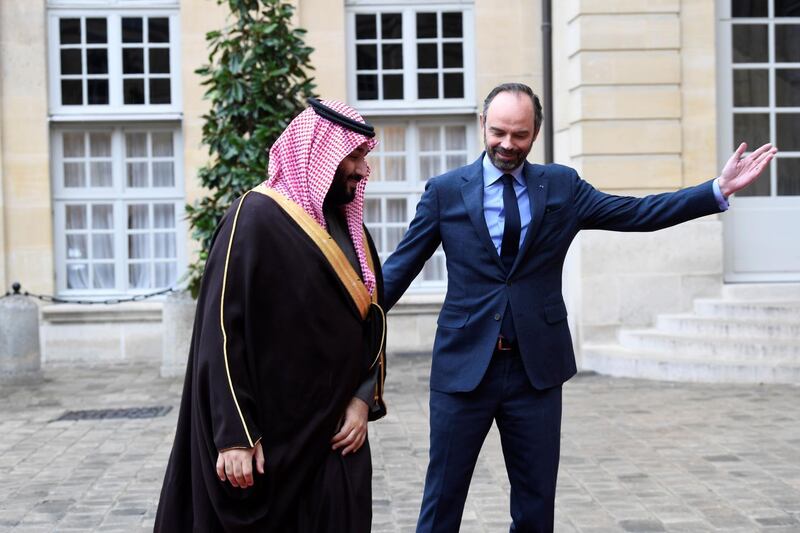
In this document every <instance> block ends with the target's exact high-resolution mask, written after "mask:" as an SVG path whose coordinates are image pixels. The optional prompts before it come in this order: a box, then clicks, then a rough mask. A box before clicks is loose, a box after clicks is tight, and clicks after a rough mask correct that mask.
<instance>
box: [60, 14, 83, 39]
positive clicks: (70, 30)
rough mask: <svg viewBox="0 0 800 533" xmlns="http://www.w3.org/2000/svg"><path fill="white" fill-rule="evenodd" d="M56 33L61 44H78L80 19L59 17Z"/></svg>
mask: <svg viewBox="0 0 800 533" xmlns="http://www.w3.org/2000/svg"><path fill="white" fill-rule="evenodd" d="M58 35H59V39H60V42H61V44H79V43H80V42H81V19H60V20H59V21H58Z"/></svg>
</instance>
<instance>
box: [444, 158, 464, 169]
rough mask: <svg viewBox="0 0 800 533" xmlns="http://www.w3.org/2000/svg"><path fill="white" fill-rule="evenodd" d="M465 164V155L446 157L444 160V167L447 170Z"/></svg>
mask: <svg viewBox="0 0 800 533" xmlns="http://www.w3.org/2000/svg"><path fill="white" fill-rule="evenodd" d="M466 164H467V156H466V155H448V156H447V157H446V158H445V166H446V167H447V168H458V167H463V166H464V165H466Z"/></svg>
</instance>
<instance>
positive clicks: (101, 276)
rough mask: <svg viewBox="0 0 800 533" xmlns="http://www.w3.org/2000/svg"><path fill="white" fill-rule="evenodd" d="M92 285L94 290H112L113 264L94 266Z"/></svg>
mask: <svg viewBox="0 0 800 533" xmlns="http://www.w3.org/2000/svg"><path fill="white" fill-rule="evenodd" d="M92 269H93V272H92V273H93V274H94V276H93V279H92V285H93V286H94V288H95V289H113V288H114V265H113V264H107V263H106V264H99V265H98V264H94V265H92Z"/></svg>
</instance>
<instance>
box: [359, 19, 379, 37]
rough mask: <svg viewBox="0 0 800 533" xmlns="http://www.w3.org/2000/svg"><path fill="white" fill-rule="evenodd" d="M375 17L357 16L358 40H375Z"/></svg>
mask: <svg viewBox="0 0 800 533" xmlns="http://www.w3.org/2000/svg"><path fill="white" fill-rule="evenodd" d="M377 35H378V34H377V30H376V29H375V15H356V39H375V38H376V37H377Z"/></svg>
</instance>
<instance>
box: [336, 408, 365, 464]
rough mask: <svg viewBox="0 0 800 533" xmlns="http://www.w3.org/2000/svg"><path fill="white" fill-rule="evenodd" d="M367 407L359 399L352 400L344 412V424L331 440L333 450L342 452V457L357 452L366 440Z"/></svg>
mask: <svg viewBox="0 0 800 533" xmlns="http://www.w3.org/2000/svg"><path fill="white" fill-rule="evenodd" d="M368 415H369V406H368V405H367V404H366V403H365V402H364V400H362V399H360V398H353V399H351V400H350V404H349V405H348V406H347V410H346V411H345V412H344V422H343V423H342V428H341V429H340V430H339V432H338V433H337V434H336V435H334V436H333V438H332V439H331V444H333V447H332V448H333V449H334V450H338V449H339V448H344V450H342V455H347V454H348V453H354V452H357V451H358V450H359V449H360V448H361V446H363V445H364V441H365V440H367V417H368Z"/></svg>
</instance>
